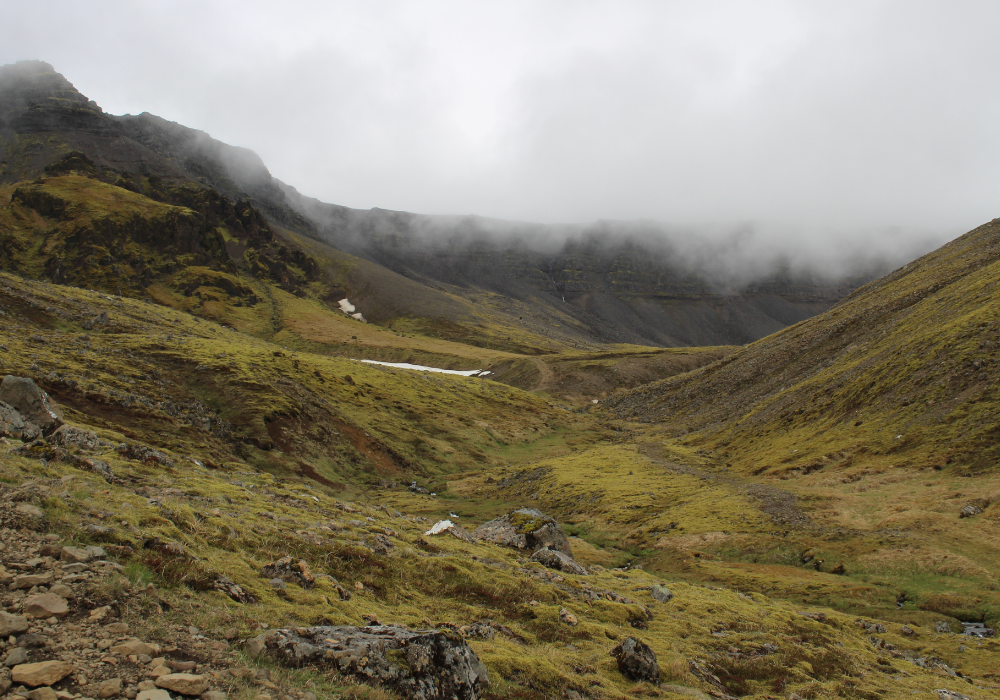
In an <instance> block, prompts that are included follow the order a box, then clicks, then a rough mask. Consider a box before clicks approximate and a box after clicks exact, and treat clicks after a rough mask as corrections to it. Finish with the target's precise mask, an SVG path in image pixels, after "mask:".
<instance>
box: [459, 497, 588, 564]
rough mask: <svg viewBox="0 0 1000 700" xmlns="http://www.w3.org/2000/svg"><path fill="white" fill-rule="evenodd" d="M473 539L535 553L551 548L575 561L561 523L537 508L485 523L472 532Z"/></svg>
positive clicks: (518, 511)
mask: <svg viewBox="0 0 1000 700" xmlns="http://www.w3.org/2000/svg"><path fill="white" fill-rule="evenodd" d="M472 537H473V538H474V539H477V540H485V541H487V542H492V543H494V544H499V545H503V546H505V547H513V548H515V549H528V550H531V551H532V552H534V551H537V550H539V549H541V548H542V547H548V548H549V549H551V550H553V551H556V552H562V553H563V554H565V555H566V556H568V557H569V558H570V559H572V558H573V552H572V550H571V549H570V546H569V538H567V537H566V534H565V533H564V532H563V531H562V528H561V527H559V523H557V522H556V521H555V520H554V519H553V518H550V517H549V516H547V515H545V514H544V513H542V512H541V511H537V510H534V509H533V508H521V509H520V510H515V511H514V512H512V513H508V514H506V515H502V516H500V517H499V518H496V519H495V520H490V521H489V522H486V523H483V524H482V525H480V526H479V527H477V528H476V529H475V530H474V531H473V532H472Z"/></svg>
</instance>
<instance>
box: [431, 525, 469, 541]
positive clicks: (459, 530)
mask: <svg viewBox="0 0 1000 700" xmlns="http://www.w3.org/2000/svg"><path fill="white" fill-rule="evenodd" d="M443 532H447V533H448V534H449V535H451V536H452V537H455V538H457V539H460V540H462V541H463V542H473V541H474V540H473V539H472V535H470V534H469V533H468V531H466V529H465V528H464V527H462V526H461V525H458V524H456V523H453V522H452V521H450V520H439V521H437V522H436V523H434V526H433V527H432V528H431V529H430V530H428V531H427V532H425V533H424V534H425V535H428V536H432V535H440V534H441V533H443Z"/></svg>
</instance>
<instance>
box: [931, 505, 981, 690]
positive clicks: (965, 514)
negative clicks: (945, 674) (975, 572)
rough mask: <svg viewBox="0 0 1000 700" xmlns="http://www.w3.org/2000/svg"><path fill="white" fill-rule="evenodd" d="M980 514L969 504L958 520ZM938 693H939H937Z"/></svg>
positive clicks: (979, 510) (975, 507) (978, 508)
mask: <svg viewBox="0 0 1000 700" xmlns="http://www.w3.org/2000/svg"><path fill="white" fill-rule="evenodd" d="M982 512H983V509H982V508H980V507H979V506H977V505H975V504H973V503H970V504H969V505H967V506H965V508H962V510H961V511H960V512H959V514H958V517H959V518H971V517H972V516H974V515H979V514H980V513H982ZM938 692H940V691H938Z"/></svg>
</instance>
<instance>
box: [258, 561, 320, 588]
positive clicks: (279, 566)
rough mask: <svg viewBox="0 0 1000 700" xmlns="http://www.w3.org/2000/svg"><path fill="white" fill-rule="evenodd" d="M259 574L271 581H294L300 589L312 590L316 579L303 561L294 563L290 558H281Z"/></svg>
mask: <svg viewBox="0 0 1000 700" xmlns="http://www.w3.org/2000/svg"><path fill="white" fill-rule="evenodd" d="M261 574H262V575H263V576H264V578H267V579H271V580H273V579H276V578H277V579H281V580H282V581H294V582H295V583H297V584H299V585H300V586H302V588H312V587H313V586H315V585H316V579H315V578H314V577H313V575H312V572H311V571H310V570H309V565H308V564H307V563H306V562H305V560H303V559H299V560H298V561H296V560H294V559H292V558H291V557H282V558H281V559H278V560H277V561H274V562H271V563H270V564H268V565H267V566H265V567H264V568H263V569H261Z"/></svg>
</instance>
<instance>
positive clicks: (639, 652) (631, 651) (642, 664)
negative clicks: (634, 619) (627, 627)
mask: <svg viewBox="0 0 1000 700" xmlns="http://www.w3.org/2000/svg"><path fill="white" fill-rule="evenodd" d="M611 656H613V657H614V659H615V661H616V662H617V663H618V670H619V671H621V672H622V675H623V676H625V677H626V678H628V679H629V680H633V681H650V682H652V683H659V682H660V665H659V664H658V663H657V662H656V653H655V652H654V651H653V650H652V649H650V648H649V646H648V645H647V644H644V643H643V642H641V641H639V640H638V639H636V638H635V637H626V638H625V639H624V641H622V643H621V644H619V645H618V646H616V647H615V648H614V649H612V650H611Z"/></svg>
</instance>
